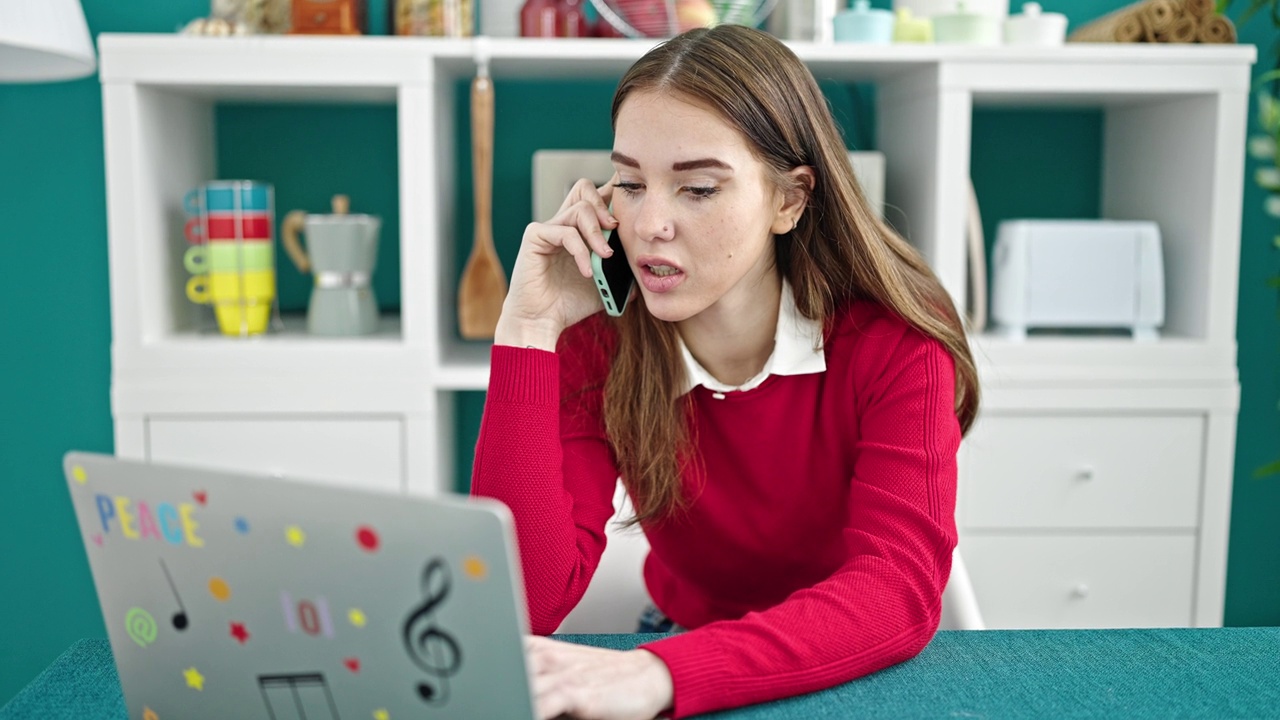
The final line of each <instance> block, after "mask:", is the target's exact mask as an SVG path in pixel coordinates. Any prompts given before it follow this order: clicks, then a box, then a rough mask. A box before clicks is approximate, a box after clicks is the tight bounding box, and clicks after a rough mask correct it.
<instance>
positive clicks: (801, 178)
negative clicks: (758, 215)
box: [771, 165, 814, 235]
mask: <svg viewBox="0 0 1280 720" xmlns="http://www.w3.org/2000/svg"><path fill="white" fill-rule="evenodd" d="M786 177H787V184H786V187H784V188H783V190H782V206H781V207H780V208H778V214H777V216H775V217H774V220H773V227H772V228H771V229H772V230H773V233H774V234H775V235H781V234H783V233H789V232H791V231H792V230H794V229H795V227H796V225H799V224H800V217H801V216H802V215H804V210H805V208H806V207H808V206H809V197H810V196H811V195H812V194H813V184H814V174H813V168H811V167H809V166H808V165H801V166H799V167H795V168H792V169H791V170H788V171H787V175H786Z"/></svg>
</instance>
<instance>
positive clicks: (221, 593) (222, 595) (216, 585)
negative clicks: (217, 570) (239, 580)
mask: <svg viewBox="0 0 1280 720" xmlns="http://www.w3.org/2000/svg"><path fill="white" fill-rule="evenodd" d="M209 594H210V595H212V596H213V599H214V600H217V601H218V602H226V601H228V600H230V599H231V586H230V585H228V584H227V581H226V580H223V579H222V578H220V577H215V578H210V579H209Z"/></svg>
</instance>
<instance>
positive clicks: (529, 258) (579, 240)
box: [494, 175, 618, 352]
mask: <svg viewBox="0 0 1280 720" xmlns="http://www.w3.org/2000/svg"><path fill="white" fill-rule="evenodd" d="M617 179H618V177H617V175H614V176H613V177H612V178H610V179H609V182H607V183H605V184H604V185H603V186H602V187H599V188H597V187H596V186H595V184H594V183H592V182H591V181H590V180H587V179H585V178H584V179H582V180H579V181H578V182H576V183H574V186H573V188H572V189H571V190H570V191H569V195H568V197H566V198H565V200H564V203H563V204H562V205H561V206H560V210H559V211H558V212H557V213H556V215H555V217H553V218H551V219H550V220H548V221H546V222H543V223H539V222H534V223H530V224H529V226H528V227H526V228H525V230H524V238H523V239H521V241H520V253H519V254H518V255H517V256H516V264H515V268H514V269H513V270H512V272H511V286H510V289H509V290H507V299H506V300H505V301H504V302H503V304H502V316H501V317H500V318H499V319H498V327H497V329H496V331H495V333H494V344H496V345H514V346H516V347H535V348H539V349H542V350H549V351H552V352H554V351H555V349H556V340H558V339H559V337H560V333H561V332H562V331H563V330H564V329H565V328H567V327H569V326H570V325H573V324H574V323H576V322H578V321H579V320H581V319H583V318H585V317H587V316H588V315H591V314H592V313H595V312H597V311H599V310H600V309H601V308H602V307H603V305H602V304H601V302H600V295H599V294H598V293H597V291H596V288H595V283H594V282H593V281H592V279H591V251H592V250H595V251H596V252H597V253H598V254H599V255H600V256H601V257H608V256H609V255H610V254H612V252H613V251H612V250H611V249H610V248H609V244H608V242H607V241H606V240H605V238H604V231H605V230H615V229H616V228H617V227H618V221H617V219H616V218H614V217H613V215H612V214H611V213H610V212H609V201H610V200H611V199H612V198H613V187H614V182H615V181H617Z"/></svg>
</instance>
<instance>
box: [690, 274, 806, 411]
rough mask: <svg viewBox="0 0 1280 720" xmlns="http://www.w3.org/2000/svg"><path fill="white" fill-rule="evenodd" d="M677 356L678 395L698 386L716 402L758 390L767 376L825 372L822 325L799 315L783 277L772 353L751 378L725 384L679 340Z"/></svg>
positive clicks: (789, 286)
mask: <svg viewBox="0 0 1280 720" xmlns="http://www.w3.org/2000/svg"><path fill="white" fill-rule="evenodd" d="M680 356H681V357H683V358H684V369H685V387H684V392H683V393H681V394H684V393H688V392H689V391H690V390H693V389H694V388H695V387H697V386H699V385H702V386H703V387H705V388H707V389H708V390H711V391H712V392H713V393H715V395H714V396H713V397H715V398H717V399H723V398H724V393H727V392H739V391H745V390H751V389H754V388H756V387H759V385H760V383H762V382H764V381H765V380H766V379H767V378H768V377H769V376H770V375H810V374H813V373H820V372H825V371H826V369H827V358H826V355H825V354H824V353H823V352H822V323H819V322H816V321H814V320H810V319H809V318H807V317H805V316H803V315H801V314H800V311H799V310H797V309H796V300H795V297H794V296H792V294H791V285H790V283H788V282H787V281H786V279H785V278H784V279H783V280H782V301H781V303H780V305H779V306H778V328H777V330H775V331H774V335H773V352H772V353H770V354H769V359H768V360H766V361H765V363H764V368H763V369H761V370H760V372H759V374H757V375H756V376H755V377H753V378H751V379H750V380H748V381H746V382H745V383H743V384H741V385H738V386H733V385H725V384H724V383H722V382H720V381H719V380H717V379H715V377H713V376H712V375H711V373H709V372H707V369H706V368H704V367H702V363H699V362H698V361H697V360H696V359H694V357H693V353H691V352H689V348H688V346H686V345H685V344H684V339H683V338H680Z"/></svg>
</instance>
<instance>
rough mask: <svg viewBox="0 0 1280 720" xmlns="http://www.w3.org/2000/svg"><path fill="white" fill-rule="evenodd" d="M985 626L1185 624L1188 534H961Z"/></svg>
mask: <svg viewBox="0 0 1280 720" xmlns="http://www.w3.org/2000/svg"><path fill="white" fill-rule="evenodd" d="M960 553H961V555H962V556H963V557H964V562H965V565H966V566H967V567H968V569H969V577H970V579H971V580H972V581H973V589H974V593H975V594H976V595H977V596H978V607H979V608H980V610H981V611H982V617H983V620H984V621H985V622H986V625H987V627H989V628H992V629H997V628H1109V627H1186V626H1189V625H1191V624H1192V623H1193V618H1192V596H1193V593H1194V586H1193V579H1194V572H1193V569H1194V567H1195V536H1193V535H1190V534H1188V535H1185V536H1184V535H1174V536H1170V535H1158V536H1130V535H1114V536H1097V535H1078V536H1065V535H1054V536H1023V535H1016V536H1015V535H991V536H988V535H979V536H972V535H965V536H963V537H962V538H961V540H960Z"/></svg>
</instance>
